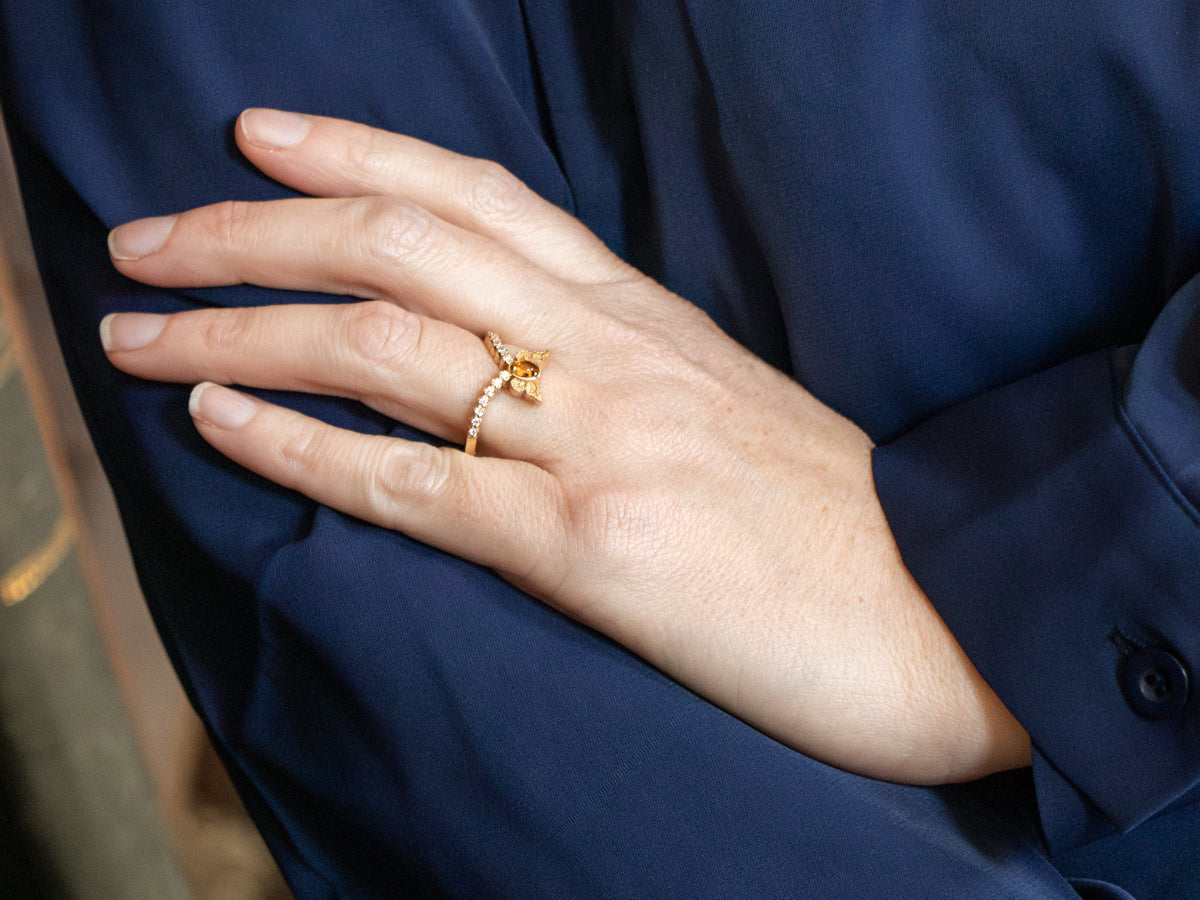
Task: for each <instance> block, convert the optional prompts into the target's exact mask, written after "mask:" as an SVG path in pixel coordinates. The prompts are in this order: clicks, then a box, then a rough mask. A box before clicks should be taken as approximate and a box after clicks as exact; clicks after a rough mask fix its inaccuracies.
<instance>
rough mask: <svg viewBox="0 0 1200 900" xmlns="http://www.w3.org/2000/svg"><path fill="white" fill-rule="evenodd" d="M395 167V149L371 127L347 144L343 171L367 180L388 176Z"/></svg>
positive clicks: (372, 180) (371, 180)
mask: <svg viewBox="0 0 1200 900" xmlns="http://www.w3.org/2000/svg"><path fill="white" fill-rule="evenodd" d="M395 169H396V151H395V148H394V147H393V146H392V145H391V143H390V141H389V140H388V138H387V137H386V136H384V135H382V134H380V133H379V132H377V131H375V130H373V129H371V130H367V131H366V132H365V133H364V134H362V135H361V138H360V139H358V140H353V141H351V142H350V143H349V144H347V146H346V149H345V171H347V172H350V173H352V174H353V175H354V176H356V177H359V178H365V179H366V180H367V181H369V182H374V181H378V180H379V179H387V178H389V177H390V176H391V175H392V174H393V172H394V171H395Z"/></svg>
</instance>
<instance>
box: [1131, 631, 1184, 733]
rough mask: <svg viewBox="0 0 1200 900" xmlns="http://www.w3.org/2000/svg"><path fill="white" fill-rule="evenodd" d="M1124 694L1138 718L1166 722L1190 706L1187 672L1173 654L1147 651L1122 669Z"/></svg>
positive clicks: (1138, 653) (1132, 657) (1135, 657)
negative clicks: (1188, 703)
mask: <svg viewBox="0 0 1200 900" xmlns="http://www.w3.org/2000/svg"><path fill="white" fill-rule="evenodd" d="M1121 692H1122V693H1123V694H1124V695H1125V702H1126V703H1128V704H1129V707H1130V709H1132V710H1133V711H1134V712H1135V713H1137V714H1138V715H1139V716H1143V717H1145V718H1147V719H1167V718H1170V717H1171V716H1174V715H1177V714H1178V713H1179V712H1180V711H1181V710H1182V709H1183V707H1184V704H1186V703H1187V700H1188V672H1187V669H1186V668H1185V667H1184V665H1183V663H1181V662H1180V661H1179V660H1178V659H1177V658H1176V657H1175V655H1174V654H1172V653H1169V652H1167V651H1166V650H1160V649H1159V648H1157V647H1147V648H1146V649H1144V650H1139V651H1137V652H1136V653H1134V654H1133V655H1132V656H1130V657H1129V658H1128V659H1126V660H1125V662H1124V664H1123V665H1122V666H1121Z"/></svg>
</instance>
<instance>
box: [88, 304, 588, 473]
mask: <svg viewBox="0 0 1200 900" xmlns="http://www.w3.org/2000/svg"><path fill="white" fill-rule="evenodd" d="M100 336H101V342H102V343H103V345H104V348H105V351H106V352H107V353H108V355H109V359H110V360H111V361H112V362H113V364H114V365H116V366H117V367H118V368H120V369H122V370H123V371H125V372H128V373H130V374H131V375H137V376H138V377H141V378H149V379H154V380H158V381H174V382H183V383H191V384H195V383H196V382H199V381H215V382H218V383H221V384H241V385H247V386H252V387H259V388H270V389H276V390H288V391H304V392H307V393H318V394H333V395H337V396H341V397H348V398H350V399H353V400H358V401H361V402H363V403H365V404H367V405H368V406H370V407H372V408H373V409H376V410H378V411H380V412H382V413H383V414H385V415H387V416H389V417H391V418H393V419H396V420H398V421H402V422H405V423H406V424H409V425H412V426H415V427H416V428H419V429H421V430H422V431H425V432H427V433H429V434H433V435H436V436H438V437H441V438H443V439H445V440H448V441H453V442H455V443H458V442H462V441H463V440H464V439H465V437H466V435H467V432H468V429H469V428H471V427H472V419H473V418H474V417H475V416H477V415H478V416H480V417H482V415H483V412H484V410H481V409H477V404H480V403H482V406H483V407H484V408H486V410H487V412H488V416H487V418H488V423H487V428H486V429H480V430H481V431H482V432H483V435H484V438H483V442H482V443H483V445H484V447H485V449H487V450H489V451H491V452H498V453H501V454H502V455H505V456H511V457H515V458H521V459H530V458H534V457H535V456H536V455H537V454H538V453H540V452H542V450H543V449H544V448H545V447H546V446H554V442H555V441H556V440H557V439H558V437H557V436H556V434H555V429H554V423H555V422H556V421H558V420H559V417H557V416H555V415H553V414H551V415H548V413H552V411H553V409H555V408H561V407H560V406H559V405H558V404H555V405H554V406H553V407H552V408H551V409H547V410H546V411H542V410H541V409H540V408H538V407H535V406H534V405H533V404H530V403H527V402H520V401H518V402H505V403H499V404H495V405H494V406H492V405H490V401H491V399H492V396H494V394H495V389H494V388H493V391H492V396H487V397H486V399H484V395H483V391H484V389H485V387H486V386H487V385H489V384H490V382H491V381H492V380H493V379H494V378H495V377H496V375H497V367H496V364H495V362H494V361H493V360H492V358H491V356H490V354H489V353H488V351H487V349H486V346H485V344H484V342H483V341H481V340H480V339H479V338H477V337H475V336H474V335H470V334H468V333H467V332H465V331H463V330H462V329H460V328H457V327H455V326H453V325H447V324H446V323H444V322H440V321H438V320H436V319H427V318H424V317H422V316H418V315H416V314H414V313H411V312H408V311H407V310H404V309H401V308H399V307H397V306H395V305H393V304H390V303H387V302H384V301H372V302H367V303H356V304H331V305H311V306H303V305H294V306H265V307H246V308H230V309H202V310H192V311H189V312H183V313H176V314H174V315H169V316H162V315H154V314H150V313H115V314H112V315H109V316H106V317H105V319H104V321H103V322H101V326H100ZM559 374H561V375H564V376H565V374H566V372H565V370H562V367H560V372H559ZM554 389H555V392H556V394H558V395H560V396H562V395H563V393H564V392H565V391H567V381H566V379H565V378H557V379H555V382H554ZM512 399H514V400H515V398H512ZM531 434H534V435H536V440H534V439H531V437H530V435H531ZM514 436H519V440H516V439H514Z"/></svg>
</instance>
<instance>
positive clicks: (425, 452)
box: [189, 384, 566, 589]
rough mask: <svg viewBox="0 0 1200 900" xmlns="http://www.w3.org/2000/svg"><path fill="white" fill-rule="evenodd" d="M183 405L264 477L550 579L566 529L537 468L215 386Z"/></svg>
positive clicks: (216, 440)
mask: <svg viewBox="0 0 1200 900" xmlns="http://www.w3.org/2000/svg"><path fill="white" fill-rule="evenodd" d="M189 409H190V411H191V413H192V416H193V420H194V421H195V423H196V427H197V428H198V429H199V431H200V433H201V434H202V435H203V436H204V438H205V440H207V441H208V442H209V443H211V444H212V445H213V446H214V447H215V448H216V449H217V450H219V451H220V452H221V453H223V454H225V455H226V456H228V457H229V458H230V459H232V460H234V461H235V462H237V463H239V464H240V465H243V466H245V467H246V468H248V469H250V470H251V471H254V472H257V473H258V474H259V475H262V476H263V477H265V478H268V479H270V480H271V481H274V482H277V483H279V484H281V485H283V486H285V487H289V488H292V489H293V490H297V491H300V492H301V493H303V494H305V495H307V496H308V497H311V498H312V499H313V500H316V501H317V502H318V503H322V504H324V505H326V506H331V507H333V508H334V509H338V510H341V511H342V512H345V513H348V514H350V515H352V516H357V517H358V518H360V519H363V520H364V521H367V522H371V523H373V524H375V525H379V526H381V527H384V528H390V529H393V530H396V531H401V532H403V533H405V534H407V535H410V536H411V537H414V538H416V539H417V540H419V541H422V542H424V543H427V544H430V545H431V546H434V547H438V548H440V549H442V550H445V551H447V552H449V553H453V554H454V555H456V556H460V557H462V558H464V559H468V560H470V561H472V562H475V563H478V564H480V565H484V566H489V567H491V568H494V569H497V570H498V571H500V572H501V573H502V574H504V575H505V576H506V577H510V578H511V579H512V580H514V581H515V582H516V583H519V584H521V585H522V586H524V587H526V588H528V589H536V588H537V587H540V586H545V585H549V584H553V583H554V582H555V572H556V571H557V569H558V568H559V567H560V565H561V564H560V562H559V560H560V558H561V548H560V547H559V546H558V545H557V543H556V535H560V534H565V533H566V532H565V529H564V528H563V527H562V526H561V525H559V526H556V525H555V519H556V518H561V506H560V497H559V493H558V491H557V483H556V482H555V480H554V479H553V477H552V476H550V475H549V474H547V473H546V472H544V471H543V470H541V469H539V468H537V467H536V466H532V465H529V464H527V463H521V462H514V461H512V460H501V459H486V458H476V457H470V456H467V455H466V454H464V453H460V452H458V451H457V450H448V449H445V448H438V447H433V446H430V445H427V444H418V443H411V442H408V441H401V440H396V439H394V438H386V437H380V436H375V435H361V434H355V433H353V432H349V431H345V430H343V429H340V428H334V427H332V426H330V425H326V424H324V423H322V422H318V421H316V420H314V419H310V418H308V417H306V416H303V415H300V414H299V413H296V412H292V411H291V410H286V409H282V408H280V407H277V406H273V405H271V404H269V403H264V402H262V401H260V400H257V399H255V398H253V397H250V396H248V395H246V394H242V393H240V392H237V391H231V390H229V389H228V388H224V387H221V386H219V385H213V384H200V385H197V387H196V388H195V390H193V392H192V398H191V401H190V404H189ZM514 509H516V510H531V511H535V514H534V515H528V516H517V515H513V514H512V511H513V510H514Z"/></svg>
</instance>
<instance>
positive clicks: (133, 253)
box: [108, 216, 175, 260]
mask: <svg viewBox="0 0 1200 900" xmlns="http://www.w3.org/2000/svg"><path fill="white" fill-rule="evenodd" d="M174 225H175V216H156V217H154V218H152V219H137V220H136V221H133V222H126V223H125V224H124V225H118V226H117V227H116V228H114V229H113V230H112V231H110V232H109V233H108V252H109V255H111V256H112V258H113V259H124V260H130V259H141V258H142V257H143V256H149V255H150V254H151V253H153V252H154V251H155V250H157V249H158V248H159V247H161V246H162V245H163V241H165V240H166V239H167V235H168V234H170V233H171V228H172V227H173V226H174Z"/></svg>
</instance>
